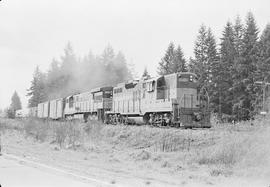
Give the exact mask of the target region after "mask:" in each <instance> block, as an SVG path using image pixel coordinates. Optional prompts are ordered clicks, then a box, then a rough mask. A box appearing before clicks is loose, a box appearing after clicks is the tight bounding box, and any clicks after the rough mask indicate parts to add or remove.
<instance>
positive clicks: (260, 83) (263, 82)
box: [255, 80, 270, 115]
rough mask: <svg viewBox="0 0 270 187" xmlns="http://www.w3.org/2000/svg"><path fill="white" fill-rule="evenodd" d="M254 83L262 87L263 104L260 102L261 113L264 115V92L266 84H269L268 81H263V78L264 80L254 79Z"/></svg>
mask: <svg viewBox="0 0 270 187" xmlns="http://www.w3.org/2000/svg"><path fill="white" fill-rule="evenodd" d="M255 84H256V85H259V86H261V87H262V89H263V104H262V111H261V114H263V115H265V114H266V111H265V102H266V96H265V94H266V93H265V92H266V88H267V86H269V85H270V83H269V82H265V80H264V81H256V82H255Z"/></svg>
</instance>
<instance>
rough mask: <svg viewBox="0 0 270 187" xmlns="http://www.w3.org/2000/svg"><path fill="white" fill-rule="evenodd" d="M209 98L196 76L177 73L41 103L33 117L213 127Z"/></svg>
mask: <svg viewBox="0 0 270 187" xmlns="http://www.w3.org/2000/svg"><path fill="white" fill-rule="evenodd" d="M208 105H209V97H208V95H207V91H206V90H205V89H203V88H199V84H198V78H197V76H196V74H194V73H191V72H177V73H172V74H168V75H164V76H158V77H155V78H148V77H143V78H141V79H139V80H131V81H127V82H122V83H119V84H117V85H116V86H106V87H99V88H95V89H92V90H90V91H87V92H82V93H76V94H72V95H69V96H67V97H63V98H58V99H54V100H50V101H46V102H42V103H39V104H38V105H37V106H36V107H31V108H29V109H28V111H29V115H28V116H32V117H37V118H42V119H52V120H63V119H64V120H76V119H78V120H83V121H89V120H98V121H102V122H103V123H105V124H127V125H129V124H149V125H153V126H171V127H185V128H193V127H200V128H210V127H211V124H210V111H209V106H208Z"/></svg>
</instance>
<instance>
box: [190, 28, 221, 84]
mask: <svg viewBox="0 0 270 187" xmlns="http://www.w3.org/2000/svg"><path fill="white" fill-rule="evenodd" d="M194 56H195V58H194V59H191V60H190V63H189V66H190V70H191V71H192V72H194V73H196V74H197V76H198V77H199V87H202V86H206V87H207V88H210V87H211V84H212V76H213V74H212V71H213V68H215V67H214V66H216V63H217V61H218V55H217V49H216V40H215V38H214V35H213V34H212V31H211V29H210V28H209V29H208V30H207V29H206V27H205V26H204V25H202V26H201V27H200V29H199V34H198V36H197V39H196V41H195V46H194Z"/></svg>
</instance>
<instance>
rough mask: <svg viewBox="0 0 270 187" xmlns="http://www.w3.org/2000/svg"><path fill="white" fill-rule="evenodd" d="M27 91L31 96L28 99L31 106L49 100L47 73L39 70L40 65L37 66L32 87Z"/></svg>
mask: <svg viewBox="0 0 270 187" xmlns="http://www.w3.org/2000/svg"><path fill="white" fill-rule="evenodd" d="M27 91H28V93H27V96H29V97H30V98H29V100H28V105H29V107H35V106H37V105H38V104H39V103H41V102H44V101H46V100H47V92H46V91H47V90H46V75H45V74H44V73H42V72H41V71H40V70H39V67H36V70H35V72H34V75H33V80H32V82H31V87H30V88H29V89H28V90H27Z"/></svg>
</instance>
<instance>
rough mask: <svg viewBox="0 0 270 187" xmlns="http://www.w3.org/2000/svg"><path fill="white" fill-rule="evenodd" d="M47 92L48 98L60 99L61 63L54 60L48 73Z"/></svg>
mask: <svg viewBox="0 0 270 187" xmlns="http://www.w3.org/2000/svg"><path fill="white" fill-rule="evenodd" d="M46 87H47V91H48V98H49V99H54V98H58V97H60V96H61V95H60V93H59V89H60V88H61V87H62V85H61V72H60V67H59V62H58V61H56V60H55V59H53V60H52V63H51V65H50V68H49V71H48V73H47V84H46Z"/></svg>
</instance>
